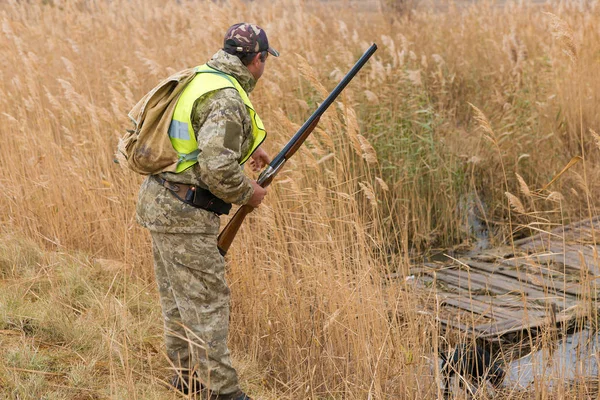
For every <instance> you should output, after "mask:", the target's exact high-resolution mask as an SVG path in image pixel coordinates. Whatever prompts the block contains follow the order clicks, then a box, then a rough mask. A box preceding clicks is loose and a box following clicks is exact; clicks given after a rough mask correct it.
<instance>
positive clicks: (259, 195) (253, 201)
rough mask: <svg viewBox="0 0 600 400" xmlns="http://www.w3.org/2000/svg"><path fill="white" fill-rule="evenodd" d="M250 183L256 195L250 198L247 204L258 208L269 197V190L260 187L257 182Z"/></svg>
mask: <svg viewBox="0 0 600 400" xmlns="http://www.w3.org/2000/svg"><path fill="white" fill-rule="evenodd" d="M250 182H251V183H252V187H253V188H254V193H253V194H252V197H250V200H248V203H246V204H248V205H249V206H252V207H254V208H256V207H258V206H259V205H260V203H262V201H263V199H264V198H265V196H266V195H267V189H265V188H263V187H262V186H260V185H259V184H258V183H256V181H250Z"/></svg>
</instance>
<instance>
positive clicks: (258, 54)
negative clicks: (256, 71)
mask: <svg viewBox="0 0 600 400" xmlns="http://www.w3.org/2000/svg"><path fill="white" fill-rule="evenodd" d="M260 63H261V59H260V53H256V54H255V55H254V58H253V59H252V64H255V65H256V66H258V65H259V64H260Z"/></svg>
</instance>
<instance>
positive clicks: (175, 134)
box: [169, 120, 190, 140]
mask: <svg viewBox="0 0 600 400" xmlns="http://www.w3.org/2000/svg"><path fill="white" fill-rule="evenodd" d="M169 137H171V138H173V139H181V140H190V132H189V131H188V124H187V123H186V122H181V121H176V120H172V121H171V125H169Z"/></svg>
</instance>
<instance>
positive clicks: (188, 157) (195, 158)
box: [179, 150, 200, 162]
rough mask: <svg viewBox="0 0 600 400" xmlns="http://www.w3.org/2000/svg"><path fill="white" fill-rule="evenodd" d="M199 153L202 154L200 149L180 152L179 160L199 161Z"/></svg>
mask: <svg viewBox="0 0 600 400" xmlns="http://www.w3.org/2000/svg"><path fill="white" fill-rule="evenodd" d="M198 155H200V150H195V151H192V152H191V153H190V154H180V155H179V162H182V161H198Z"/></svg>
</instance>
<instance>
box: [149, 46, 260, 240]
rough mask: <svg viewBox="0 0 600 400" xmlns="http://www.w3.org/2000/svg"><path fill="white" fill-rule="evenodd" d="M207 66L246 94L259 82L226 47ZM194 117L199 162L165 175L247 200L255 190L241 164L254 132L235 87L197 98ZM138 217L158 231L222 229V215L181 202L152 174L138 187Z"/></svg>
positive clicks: (225, 196) (233, 200)
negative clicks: (236, 83)
mask: <svg viewBox="0 0 600 400" xmlns="http://www.w3.org/2000/svg"><path fill="white" fill-rule="evenodd" d="M208 65H209V66H211V67H213V68H216V69H218V70H220V71H222V72H225V73H226V74H229V75H232V76H233V77H235V78H236V79H237V80H238V82H239V83H240V85H241V86H242V87H243V88H244V90H245V91H246V93H250V92H251V91H252V89H254V86H255V85H256V80H255V79H254V77H253V76H252V74H251V73H250V71H248V69H247V68H246V67H245V66H244V65H243V64H242V62H241V61H240V60H239V59H238V58H237V57H235V56H232V55H229V54H227V53H225V52H224V51H223V50H219V51H218V52H217V53H216V54H215V55H214V56H213V57H212V59H211V60H210V61H209V62H208ZM191 120H192V126H193V128H194V132H195V133H196V140H197V142H198V148H199V149H200V154H199V156H198V163H197V164H195V165H194V166H192V167H191V168H188V169H187V170H185V171H183V172H181V173H178V174H176V173H170V172H165V173H162V174H161V176H162V177H163V178H165V179H167V180H169V181H172V182H179V183H186V184H193V185H198V186H201V187H203V188H205V189H208V190H210V191H211V192H212V193H213V194H214V195H215V196H217V197H219V198H221V199H223V200H224V201H226V202H228V203H234V204H245V203H246V202H247V201H248V200H249V199H250V197H251V196H252V194H253V188H252V185H251V184H250V179H249V178H247V177H246V176H245V175H244V173H243V169H242V167H241V166H240V164H239V162H240V161H241V159H242V157H243V155H244V154H246V152H247V151H248V150H249V149H250V148H251V146H252V141H253V136H252V123H251V121H250V116H249V114H248V111H247V110H246V106H245V105H244V102H243V101H242V99H241V97H240V95H239V94H238V92H237V90H235V89H233V88H225V89H221V90H218V91H215V92H211V93H208V94H206V95H205V96H203V97H201V98H199V99H198V100H197V101H196V104H195V106H194V110H193V111H192V117H191ZM137 220H138V222H139V223H140V224H141V225H142V226H144V227H146V228H148V229H150V230H154V231H158V232H172V233H216V232H218V229H219V217H218V216H216V215H215V214H213V213H211V212H208V211H205V210H202V209H198V208H194V207H191V206H189V205H187V204H185V203H183V202H181V201H180V200H179V199H177V198H175V197H174V196H173V195H172V194H171V193H170V192H169V191H168V190H167V189H165V188H164V187H162V186H160V185H159V184H158V183H156V181H155V180H154V179H152V178H151V177H148V178H147V179H146V180H145V181H144V183H142V186H141V188H140V193H139V197H138V204H137Z"/></svg>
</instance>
